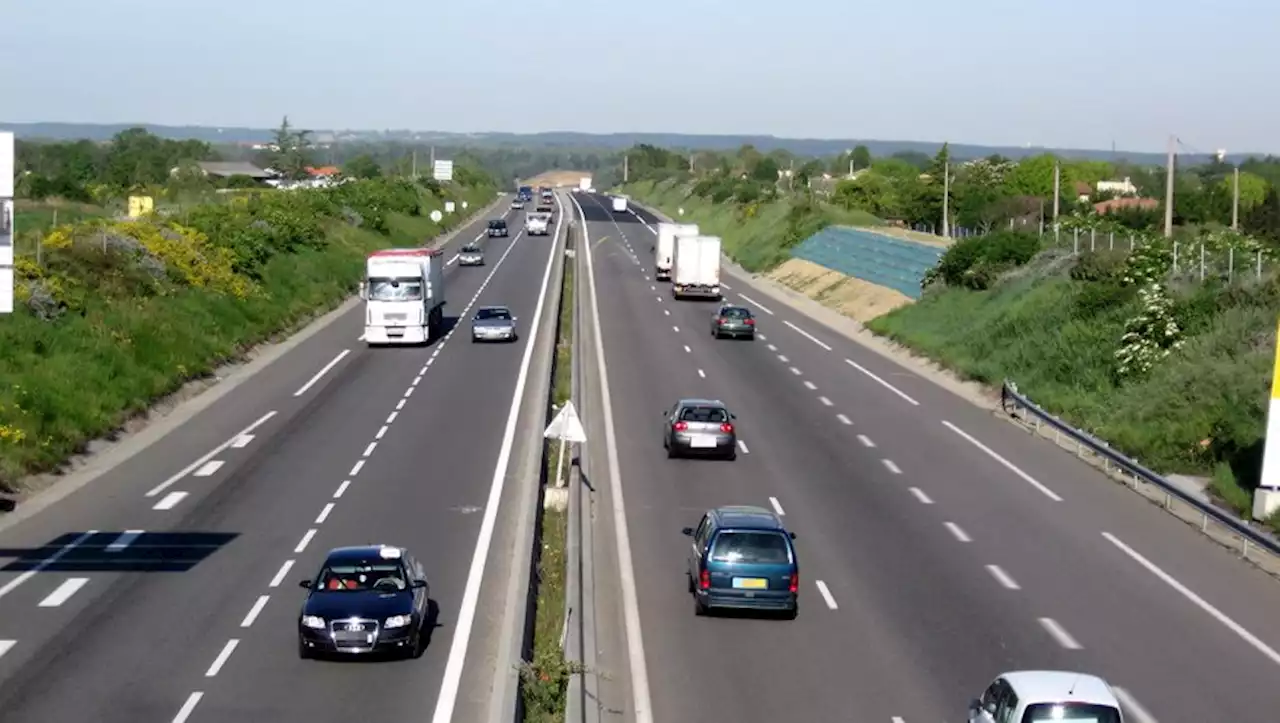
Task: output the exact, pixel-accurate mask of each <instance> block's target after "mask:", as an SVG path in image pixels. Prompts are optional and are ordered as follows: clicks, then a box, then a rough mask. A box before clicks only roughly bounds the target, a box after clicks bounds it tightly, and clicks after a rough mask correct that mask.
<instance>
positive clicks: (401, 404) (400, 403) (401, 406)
mask: <svg viewBox="0 0 1280 723" xmlns="http://www.w3.org/2000/svg"><path fill="white" fill-rule="evenodd" d="M408 401H409V400H407V399H401V400H400V401H398V402H396V411H397V412H398V411H400V410H401V409H404V405H405V404H406V403H407V402H408Z"/></svg>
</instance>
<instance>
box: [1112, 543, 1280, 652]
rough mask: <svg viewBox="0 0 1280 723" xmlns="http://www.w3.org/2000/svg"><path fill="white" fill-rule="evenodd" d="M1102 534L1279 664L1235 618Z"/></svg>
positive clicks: (1125, 546) (1124, 545)
mask: <svg viewBox="0 0 1280 723" xmlns="http://www.w3.org/2000/svg"><path fill="white" fill-rule="evenodd" d="M1102 536H1103V537H1105V538H1106V539H1107V542H1110V543H1111V544H1113V545H1115V546H1116V547H1118V548H1119V549H1120V551H1121V552H1123V553H1124V554H1126V555H1128V556H1129V557H1130V558H1132V559H1133V561H1134V562H1136V563H1138V564H1139V565H1142V566H1143V567H1145V568H1146V569H1147V572H1149V573H1151V574H1152V575H1155V576H1156V577H1157V578H1159V579H1160V581H1161V582H1163V583H1164V584H1166V585H1168V586H1169V587H1171V588H1173V589H1174V590H1177V591H1178V594H1180V595H1182V596H1183V597H1185V598H1186V599H1188V600H1190V601H1191V603H1192V604H1193V605H1195V606H1196V607H1198V608H1200V609H1201V610H1203V611H1205V612H1206V613H1208V614H1209V617H1211V618H1213V619H1214V620H1217V621H1218V622H1219V623H1221V624H1222V625H1223V627H1225V628H1227V629H1228V630H1230V631H1231V632H1233V633H1235V634H1236V635H1238V636H1239V637H1240V639H1241V640H1243V641H1245V642H1246V643H1248V644H1249V645H1251V646H1253V648H1254V649H1255V650H1257V651H1258V652H1259V653H1262V654H1263V655H1265V656H1266V657H1267V658H1269V659H1270V660H1271V662H1273V663H1275V664H1277V665H1280V653H1277V652H1276V651H1275V649H1274V648H1272V647H1271V646H1270V645H1267V644H1266V643H1264V642H1263V641H1262V640H1261V639H1259V638H1258V636H1256V635H1254V634H1253V633H1251V632H1249V631H1248V630H1247V629H1246V628H1245V627H1244V626H1243V625H1241V624H1240V623H1237V622H1236V621H1235V620H1232V619H1231V618H1230V617H1228V616H1227V614H1226V613H1224V612H1222V611H1221V610H1219V609H1218V608H1216V607H1214V606H1213V605H1211V604H1209V602H1208V601H1206V600H1205V599H1204V598H1202V597H1200V596H1199V595H1197V594H1196V593H1195V592H1193V591H1192V590H1191V589H1190V588H1188V587H1187V586H1186V585H1183V584H1182V583H1181V582H1178V580H1177V579H1175V578H1174V577H1173V575H1170V574H1169V573H1167V572H1165V571H1164V570H1162V569H1160V568H1159V567H1157V566H1156V564H1155V563H1154V562H1152V561H1150V560H1148V559H1147V558H1145V557H1143V556H1142V555H1141V554H1140V553H1138V551H1137V550H1134V549H1133V548H1132V547H1129V546H1128V545H1126V544H1125V543H1123V542H1121V541H1120V538H1118V537H1116V536H1115V535H1113V534H1111V533H1110V532H1104V533H1102Z"/></svg>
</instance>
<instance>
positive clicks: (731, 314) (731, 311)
mask: <svg viewBox="0 0 1280 723" xmlns="http://www.w3.org/2000/svg"><path fill="white" fill-rule="evenodd" d="M720 314H721V316H726V317H728V318H730V319H750V318H751V312H750V311H748V310H746V309H743V308H734V307H730V308H728V309H725V310H724V311H721V312H720Z"/></svg>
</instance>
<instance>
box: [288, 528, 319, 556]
mask: <svg viewBox="0 0 1280 723" xmlns="http://www.w3.org/2000/svg"><path fill="white" fill-rule="evenodd" d="M315 536H316V530H315V528H312V529H310V530H307V533H306V534H305V535H303V536H302V540H300V541H299V542H298V546H297V547H295V548H293V552H294V554H297V555H301V554H302V551H303V550H305V549H307V545H309V544H311V538H313V537H315Z"/></svg>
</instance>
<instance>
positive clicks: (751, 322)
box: [711, 304, 756, 339]
mask: <svg viewBox="0 0 1280 723" xmlns="http://www.w3.org/2000/svg"><path fill="white" fill-rule="evenodd" d="M711 336H714V337H715V338H717V339H722V338H724V337H726V336H727V337H729V338H731V339H736V338H739V337H741V338H743V339H755V338H756V318H755V316H754V315H753V314H752V313H751V309H748V308H747V307H745V306H735V305H733V304H724V305H722V306H721V307H720V308H719V309H716V311H715V313H714V314H712V315H711Z"/></svg>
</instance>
